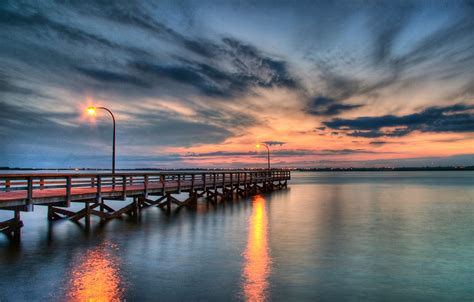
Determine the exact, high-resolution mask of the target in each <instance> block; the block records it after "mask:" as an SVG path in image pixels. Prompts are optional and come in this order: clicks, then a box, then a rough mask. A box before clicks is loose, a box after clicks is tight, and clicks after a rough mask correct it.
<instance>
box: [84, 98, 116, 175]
mask: <svg viewBox="0 0 474 302" xmlns="http://www.w3.org/2000/svg"><path fill="white" fill-rule="evenodd" d="M98 109H102V110H105V111H107V112H108V113H110V116H111V117H112V121H113V125H114V133H113V140H112V174H115V116H114V114H113V113H112V111H110V110H109V109H107V108H105V107H93V106H91V107H89V108H87V113H89V115H92V116H95V115H96V113H97V110H98Z"/></svg>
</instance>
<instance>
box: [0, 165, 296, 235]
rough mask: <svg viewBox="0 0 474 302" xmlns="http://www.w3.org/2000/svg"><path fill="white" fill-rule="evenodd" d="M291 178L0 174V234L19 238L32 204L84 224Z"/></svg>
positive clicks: (225, 196)
mask: <svg viewBox="0 0 474 302" xmlns="http://www.w3.org/2000/svg"><path fill="white" fill-rule="evenodd" d="M290 178H291V174H290V171H289V170H271V171H268V170H244V171H205V172H202V171H199V172H184V171H183V172H181V171H179V172H141V173H134V172H124V173H115V174H111V173H94V174H90V173H84V172H71V173H61V174H59V173H46V174H37V173H33V174H31V173H29V174H0V210H10V211H13V212H14V217H13V218H12V219H10V220H7V221H4V222H0V231H1V232H3V233H5V234H6V235H8V236H19V234H20V228H21V227H22V226H23V222H22V221H21V219H20V212H21V211H27V212H31V211H33V210H34V207H35V206H47V207H48V219H50V220H55V219H60V218H69V219H71V220H73V221H79V220H81V219H84V220H85V223H86V224H87V225H88V224H89V223H90V216H91V215H95V216H98V217H100V218H101V219H102V220H108V219H112V218H117V217H120V216H122V215H123V214H129V215H138V214H139V212H140V210H141V209H143V208H145V207H149V206H158V207H160V208H162V209H164V210H167V211H169V210H170V209H171V205H172V204H175V205H177V206H179V207H180V206H192V205H195V204H196V202H197V200H198V199H199V198H201V197H202V198H206V199H207V200H208V201H209V202H212V203H214V204H217V203H219V202H221V201H225V200H232V199H233V198H234V197H236V196H240V197H246V196H249V195H252V194H258V193H260V192H270V191H273V190H275V189H283V188H286V187H287V181H288V180H289V179H290ZM181 193H187V194H186V195H187V198H186V199H184V200H180V199H178V196H177V194H181ZM180 196H182V195H180ZM127 198H131V200H132V202H131V203H130V204H128V205H126V206H125V207H122V208H120V209H118V210H115V209H113V208H112V207H110V206H109V205H108V204H106V203H105V201H113V200H127ZM71 202H77V203H83V204H84V208H83V209H82V210H80V211H77V212H74V211H72V210H70V209H68V208H69V207H70V205H71ZM109 204H110V203H109Z"/></svg>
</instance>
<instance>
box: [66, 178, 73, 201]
mask: <svg viewBox="0 0 474 302" xmlns="http://www.w3.org/2000/svg"><path fill="white" fill-rule="evenodd" d="M71 190H72V179H71V176H66V204H67V206H68V207H69V205H70V204H71Z"/></svg>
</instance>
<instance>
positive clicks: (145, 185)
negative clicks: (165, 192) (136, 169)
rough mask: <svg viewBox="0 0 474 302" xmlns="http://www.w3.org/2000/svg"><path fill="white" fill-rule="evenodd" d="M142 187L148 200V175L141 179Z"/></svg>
mask: <svg viewBox="0 0 474 302" xmlns="http://www.w3.org/2000/svg"><path fill="white" fill-rule="evenodd" d="M143 186H144V195H145V198H148V175H145V176H144V178H143Z"/></svg>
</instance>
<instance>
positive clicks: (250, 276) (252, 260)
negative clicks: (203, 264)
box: [243, 196, 270, 301]
mask: <svg viewBox="0 0 474 302" xmlns="http://www.w3.org/2000/svg"><path fill="white" fill-rule="evenodd" d="M267 223H268V218H267V212H266V205H265V199H264V198H263V196H255V197H254V198H253V200H252V216H251V217H250V220H249V228H248V229H249V233H248V239H247V247H246V249H245V252H244V269H243V294H244V298H245V300H246V301H265V300H267V298H268V297H267V295H268V292H267V290H268V275H269V273H270V254H269V248H268V231H267Z"/></svg>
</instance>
